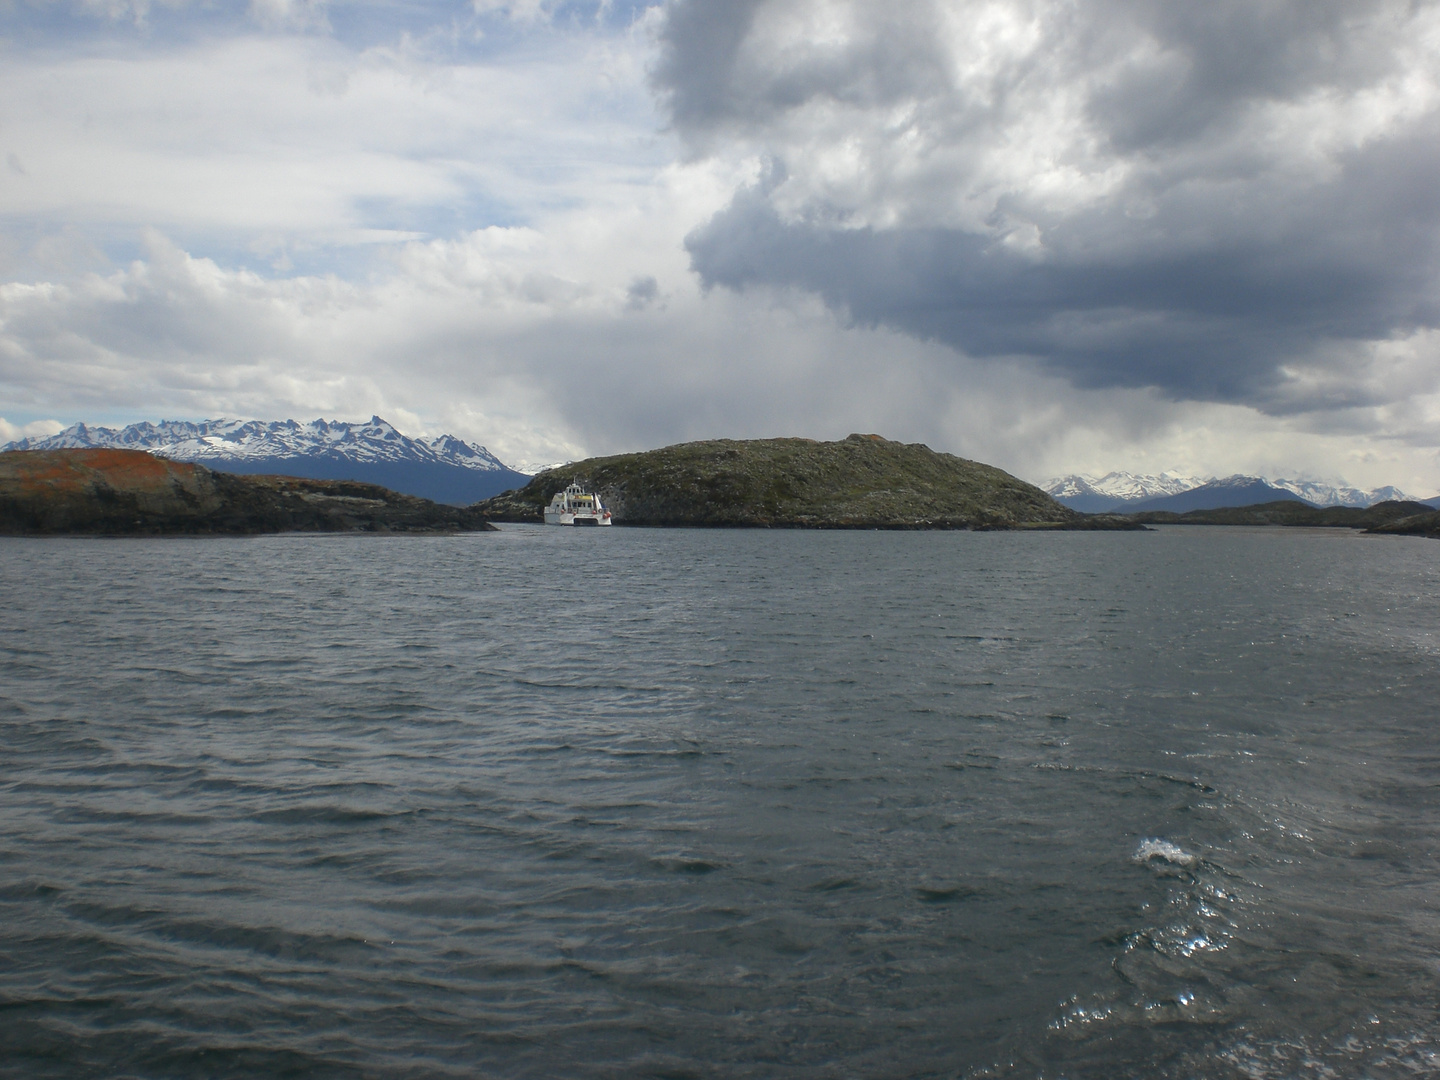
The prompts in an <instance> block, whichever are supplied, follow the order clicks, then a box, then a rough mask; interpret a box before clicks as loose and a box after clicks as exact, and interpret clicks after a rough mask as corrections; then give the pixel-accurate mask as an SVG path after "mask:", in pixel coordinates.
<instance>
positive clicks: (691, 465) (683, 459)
mask: <svg viewBox="0 0 1440 1080" xmlns="http://www.w3.org/2000/svg"><path fill="white" fill-rule="evenodd" d="M572 480H578V481H579V482H580V483H581V484H583V485H584V486H585V487H586V488H587V489H589V490H592V491H595V492H596V493H598V494H599V495H600V498H601V499H602V501H603V502H604V503H605V505H606V506H607V507H609V509H610V510H611V512H612V513H613V514H614V521H615V522H616V524H621V525H708V526H750V527H775V528H814V529H1024V528H1048V529H1075V528H1106V527H1110V528H1116V527H1119V528H1125V527H1130V528H1136V527H1138V526H1133V525H1128V523H1123V522H1120V521H1119V520H1118V519H1114V518H1107V519H1097V518H1091V517H1086V516H1085V515H1083V514H1080V513H1077V512H1076V511H1074V510H1071V509H1069V508H1067V507H1065V506H1062V505H1061V504H1060V503H1058V502H1056V501H1055V500H1054V499H1053V498H1051V497H1050V496H1049V495H1047V494H1045V492H1043V491H1041V490H1040V489H1039V488H1037V487H1035V486H1034V485H1033V484H1027V483H1025V482H1024V481H1023V480H1018V479H1016V478H1015V477H1013V476H1011V475H1010V474H1009V473H1006V472H1003V471H1001V470H1000V469H996V468H994V467H992V466H989V465H982V464H980V463H978V462H974V461H966V460H965V459H963V458H958V457H954V456H953V455H950V454H940V453H936V452H935V451H934V450H931V449H930V448H929V447H928V446H923V445H921V444H919V443H899V442H891V441H890V440H888V439H883V438H881V437H880V436H878V435H851V436H850V437H849V438H847V439H843V440H841V441H839V442H816V441H814V440H812V439H754V440H746V441H739V440H732V439H715V440H710V441H706V442H693V443H681V444H679V445H677V446H667V447H665V448H664V449H661V450H650V451H646V452H644V453H639V454H621V455H618V456H615V457H603V458H589V459H587V460H585V461H577V462H574V463H573V464H570V465H566V466H564V467H563V468H557V469H551V470H548V471H546V472H543V473H541V474H539V475H538V476H536V477H535V478H534V479H532V480H531V481H530V483H529V484H527V485H526V486H525V487H523V488H519V489H517V490H515V491H510V492H506V493H504V494H502V495H497V496H495V497H494V498H491V499H487V500H485V501H484V502H481V503H477V504H476V507H475V509H477V510H479V511H481V512H482V513H484V514H485V516H486V517H488V518H490V519H491V520H493V521H540V520H542V512H543V508H544V507H545V506H546V505H547V504H548V503H549V502H550V498H551V496H552V495H554V494H555V493H556V492H557V491H560V490H561V489H563V488H564V487H565V486H566V485H567V484H569V483H570V482H571V481H572Z"/></svg>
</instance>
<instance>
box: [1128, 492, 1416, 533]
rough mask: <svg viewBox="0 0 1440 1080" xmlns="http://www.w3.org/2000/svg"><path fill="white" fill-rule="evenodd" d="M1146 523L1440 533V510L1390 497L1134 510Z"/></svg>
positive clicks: (1134, 516)
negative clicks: (1345, 502)
mask: <svg viewBox="0 0 1440 1080" xmlns="http://www.w3.org/2000/svg"><path fill="white" fill-rule="evenodd" d="M1130 518H1131V520H1133V521H1137V522H1140V523H1142V524H1145V525H1284V526H1290V527H1292V528H1305V529H1363V530H1364V531H1365V532H1369V533H1389V534H1394V535H1401V536H1429V537H1440V511H1437V510H1436V509H1435V508H1434V507H1433V506H1429V505H1427V504H1425V503H1418V502H1401V501H1397V500H1389V501H1386V502H1378V503H1375V504H1374V505H1373V506H1368V507H1365V508H1363V509H1361V508H1359V507H1354V506H1311V505H1310V504H1309V503H1304V502H1300V501H1299V500H1294V499H1286V500H1283V501H1281V502H1268V503H1257V504H1255V505H1253V506H1225V507H1219V508H1217V509H1213V510H1190V511H1188V512H1186V513H1183V514H1177V513H1173V512H1170V511H1165V510H1150V511H1145V512H1143V513H1139V514H1131V515H1130Z"/></svg>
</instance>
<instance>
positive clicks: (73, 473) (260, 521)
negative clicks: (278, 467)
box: [0, 449, 492, 536]
mask: <svg viewBox="0 0 1440 1080" xmlns="http://www.w3.org/2000/svg"><path fill="white" fill-rule="evenodd" d="M489 528H492V526H490V525H489V524H488V523H487V522H486V521H485V519H484V517H483V516H482V515H481V514H480V513H478V512H477V511H475V510H473V509H462V508H459V507H453V506H442V505H440V504H437V503H433V502H430V501H429V500H428V499H419V498H415V497H413V496H410V495H399V494H397V493H395V492H393V491H389V490H387V489H385V488H382V487H376V486H375V485H373V484H361V483H355V482H349V481H327V480H301V479H296V478H294V477H288V476H234V475H230V474H228V473H219V472H212V471H211V470H210V469H207V468H205V467H204V466H203V465H195V464H190V463H187V462H179V461H167V460H166V459H164V458H159V457H155V456H153V455H151V454H148V453H145V452H144V451H140V450H109V449H101V450H19V451H12V452H9V453H3V454H0V534H7V535H11V536H15V535H24V536H51V535H66V534H91V535H132V536H155V535H166V534H193V535H203V534H232V535H236V534H240V535H243V534H246V533H267V532H389V533H435V532H458V531H475V530H483V529H489Z"/></svg>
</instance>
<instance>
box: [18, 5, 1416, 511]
mask: <svg viewBox="0 0 1440 1080" xmlns="http://www.w3.org/2000/svg"><path fill="white" fill-rule="evenodd" d="M91 9H93V12H95V13H99V14H102V15H105V14H107V13H108V16H109V17H106V18H94V17H86V18H77V17H75V15H76V12H77V11H78V12H82V13H83V11H84V10H86V9H84V6H83V3H81V4H80V5H79V6H77V4H76V3H53V4H49V5H46V4H45V3H43V0H36V3H35V4H27V5H16V6H14V7H13V8H12V9H11V11H10V12H9V13H8V15H7V17H10V18H11V25H15V24H17V23H19V24H23V25H20V26H19V29H17V30H16V32H15V33H14V34H13V35H12V36H10V37H8V38H6V39H5V41H4V42H0V98H3V100H5V101H6V103H7V105H8V106H9V108H8V110H7V113H6V122H5V126H4V129H3V133H0V134H3V138H0V153H3V154H4V155H6V161H7V166H6V167H0V402H3V403H4V406H5V408H4V412H5V416H6V420H5V425H8V426H5V425H0V433H3V432H6V431H11V430H12V429H13V430H19V429H26V428H28V427H29V426H31V425H33V424H37V423H38V424H45V423H49V424H53V423H55V422H57V421H59V422H64V423H70V422H73V421H75V420H85V421H87V422H100V423H124V422H129V421H132V420H140V419H159V418H162V417H166V416H168V417H176V418H183V417H190V418H199V417H204V416H215V415H232V416H246V417H248V416H254V417H257V418H264V419H275V418H279V417H287V416H294V417H298V418H313V417H315V416H321V415H323V416H327V417H335V418H340V419H364V418H368V417H369V416H370V415H371V414H372V413H379V414H381V415H383V416H386V417H387V418H389V419H391V420H392V421H394V422H396V423H397V424H399V425H400V426H401V427H402V430H406V431H407V432H409V433H412V434H435V433H438V432H441V431H451V432H454V433H456V434H459V435H463V436H466V437H470V438H476V439H478V440H480V441H482V442H485V443H487V444H488V445H490V446H491V448H492V449H494V450H496V452H498V453H499V454H500V455H501V457H502V458H504V459H506V460H511V461H523V460H530V461H536V460H542V461H555V460H562V459H566V458H574V457H580V456H584V455H586V454H589V453H604V452H614V451H620V450H629V449H640V448H644V447H648V446H655V445H663V444H666V443H672V442H678V441H681V440H684V439H690V438H702V437H712V436H732V437H758V436H766V435H779V434H791V435H808V436H812V437H816V438H837V437H843V436H844V435H845V434H848V433H849V432H851V431H880V432H883V433H885V434H887V435H889V436H891V437H895V438H901V439H905V440H907V441H922V442H927V443H929V444H931V445H933V446H935V447H937V448H938V449H943V450H948V451H951V452H957V453H961V454H964V455H967V456H971V457H977V458H980V459H982V460H987V461H991V462H994V463H996V464H999V465H1001V466H1002V467H1005V468H1009V469H1011V470H1012V471H1014V472H1016V473H1018V474H1020V475H1024V476H1026V477H1029V478H1032V479H1039V478H1043V477H1045V476H1048V475H1052V474H1054V473H1061V472H1071V471H1077V470H1088V471H1093V472H1102V473H1103V472H1106V471H1109V470H1110V469H1112V468H1116V467H1129V468H1143V469H1145V470H1147V471H1160V470H1163V469H1181V470H1184V471H1189V472H1196V473H1207V474H1208V473H1216V474H1225V473H1228V472H1235V471H1269V472H1271V473H1272V474H1274V473H1283V474H1286V475H1294V474H1296V473H1301V472H1308V473H1310V474H1318V475H1323V476H1342V475H1343V476H1344V477H1345V478H1346V479H1348V480H1351V481H1352V482H1355V483H1361V484H1366V485H1368V486H1374V485H1377V484H1381V483H1398V484H1399V485H1400V486H1402V487H1407V488H1412V489H1415V490H1419V491H1423V492H1428V491H1430V490H1434V488H1435V487H1436V486H1437V485H1436V482H1437V480H1440V457H1437V452H1436V451H1437V444H1440V364H1437V361H1436V357H1437V350H1440V333H1437V331H1436V330H1435V329H1434V323H1435V317H1434V309H1433V305H1434V303H1435V298H1436V297H1437V296H1440V293H1437V292H1436V290H1435V289H1434V288H1433V284H1434V281H1435V268H1436V259H1435V255H1434V252H1435V246H1434V237H1435V229H1434V226H1435V222H1436V219H1437V215H1436V206H1435V198H1436V195H1435V192H1434V191H1433V190H1432V189H1433V187H1434V185H1433V184H1430V183H1429V182H1428V181H1429V178H1430V177H1432V176H1433V175H1435V174H1436V171H1437V170H1436V168H1435V166H1436V164H1437V162H1436V161H1435V149H1434V148H1435V146H1436V145H1437V144H1440V139H1436V138H1435V135H1436V131H1435V123H1436V121H1435V117H1436V100H1437V94H1436V91H1435V82H1436V74H1435V73H1436V71H1437V70H1440V65H1436V64H1435V63H1434V59H1435V52H1436V34H1435V20H1434V8H1433V7H1431V6H1427V5H1425V4H1420V5H1417V6H1411V5H1408V4H1407V5H1403V6H1392V5H1388V4H1385V3H1380V2H1376V3H1368V2H1365V0H1357V2H1356V3H1354V4H1350V5H1347V6H1346V7H1345V8H1343V9H1342V8H1340V7H1338V6H1335V5H1333V4H1328V3H1325V2H1323V0H1322V2H1317V3H1314V4H1311V5H1309V6H1308V7H1302V6H1300V5H1296V4H1290V3H1286V2H1282V0H1269V2H1267V3H1264V4H1253V3H1252V4H1244V5H1242V4H1238V3H1228V2H1224V0H1222V2H1221V3H1219V4H1217V5H1207V6H1205V7H1202V8H1195V9H1194V10H1193V11H1192V10H1189V9H1184V10H1181V9H1175V8H1174V7H1173V5H1170V6H1165V5H1160V4H1158V3H1154V4H1150V3H1140V2H1121V0H1106V2H1095V0H1078V2H1076V0H1064V2H1060V0H1055V2H1051V0H988V2H985V3H939V2H932V0H892V2H891V3H888V4H885V5H880V4H871V3H860V2H858V0H855V2H851V0H804V2H801V0H734V2H731V3H723V4H722V3H698V2H694V0H672V2H670V3H667V4H665V5H663V6H660V7H651V6H647V5H646V4H644V3H641V2H637V0H614V2H604V3H600V2H594V0H585V2H555V3H551V2H535V0H521V2H518V3H505V4H499V5H496V4H493V3H485V2H483V0H482V2H481V3H480V4H479V5H478V6H477V5H475V4H462V5H460V6H459V7H458V8H457V7H456V6H455V5H453V4H451V5H440V4H434V3H426V2H420V3H416V4H407V5H370V4H363V5H356V4H338V3H331V4H328V5H320V4H313V3H304V2H300V0H296V2H292V3H281V2H279V0H256V2H255V3H254V4H250V3H249V0H247V3H246V4H242V5H232V6H231V7H230V8H223V6H222V7H216V6H214V5H199V4H189V5H186V4H184V3H180V2H178V0H177V2H176V3H161V2H158V0H157V2H155V3H154V4H151V5H147V4H145V3H143V2H128V0H97V2H96V3H92V4H91ZM102 9H103V10H102ZM37 13H38V14H37ZM26 19H30V20H31V21H30V23H25V20H26ZM137 20H138V21H137ZM1347 20H1348V21H1347ZM1387 20H1388V21H1387ZM77 27H78V29H77ZM1262 58H1268V59H1265V62H1263V63H1262V62H1261V60H1262ZM647 80H648V81H647ZM15 163H18V168H17V167H16V164H15ZM687 238H688V239H687Z"/></svg>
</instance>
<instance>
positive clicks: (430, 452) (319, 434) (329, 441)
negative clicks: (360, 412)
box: [0, 416, 506, 470]
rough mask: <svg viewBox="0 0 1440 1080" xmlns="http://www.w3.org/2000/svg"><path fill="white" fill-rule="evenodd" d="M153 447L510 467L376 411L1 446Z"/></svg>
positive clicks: (172, 423) (215, 455)
mask: <svg viewBox="0 0 1440 1080" xmlns="http://www.w3.org/2000/svg"><path fill="white" fill-rule="evenodd" d="M99 446H109V447H119V448H122V449H125V450H148V451H150V452H151V453H152V454H156V455H158V456H160V457H166V458H170V459H171V460H172V461H198V462H200V463H201V464H209V463H210V462H212V461H220V460H232V461H245V460H247V459H254V458H287V457H339V458H345V459H347V460H349V461H427V462H440V463H444V464H447V465H459V466H460V467H462V468H466V469H481V470H494V469H504V468H505V467H506V466H505V464H504V463H503V462H501V460H500V459H499V458H497V457H496V456H495V455H494V454H492V453H490V451H489V450H486V449H485V447H483V446H481V445H480V444H478V443H467V442H465V441H463V440H461V439H457V438H456V437H455V436H453V435H441V436H439V437H438V438H435V439H412V438H409V437H408V436H405V435H402V434H400V432H398V431H396V430H395V428H394V427H393V426H391V425H390V424H388V423H386V422H385V421H384V420H382V419H380V417H378V416H372V417H371V418H370V422H369V423H368V424H349V423H345V422H344V421H340V420H335V421H326V420H312V421H310V423H308V424H302V423H300V422H299V421H297V420H277V421H274V422H272V423H268V424H267V423H265V422H264V421H263V420H201V421H199V422H198V423H196V422H191V421H188V420H162V421H160V423H158V424H151V423H148V422H147V423H143V424H131V425H130V426H129V427H127V428H120V429H118V430H117V429H116V428H107V427H87V426H86V425H85V424H75V425H73V426H71V427H68V428H66V429H65V430H64V431H62V432H60V433H59V434H58V435H48V436H45V437H43V438H31V439H20V440H19V441H18V442H13V443H7V444H6V445H5V446H3V447H0V450H70V449H78V448H84V447H99Z"/></svg>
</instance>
